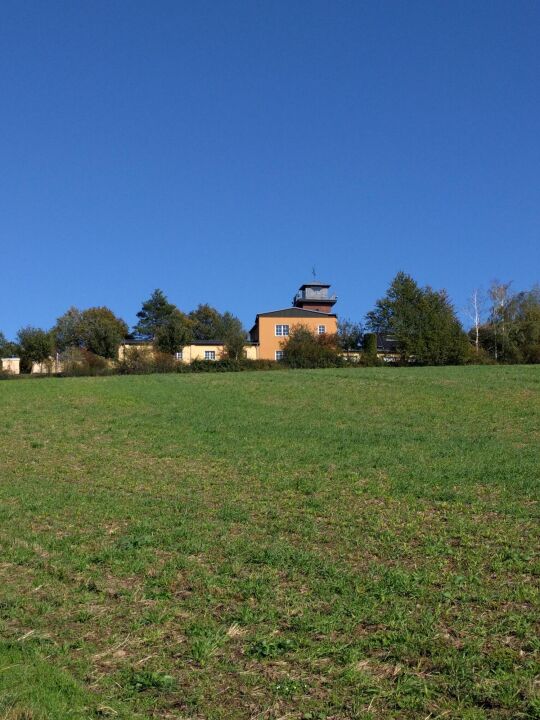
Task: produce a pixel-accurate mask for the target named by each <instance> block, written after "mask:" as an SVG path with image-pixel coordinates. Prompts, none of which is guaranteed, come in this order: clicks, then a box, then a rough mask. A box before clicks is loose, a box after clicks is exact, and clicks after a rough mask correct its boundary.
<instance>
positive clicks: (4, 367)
mask: <svg viewBox="0 0 540 720" xmlns="http://www.w3.org/2000/svg"><path fill="white" fill-rule="evenodd" d="M0 372H3V373H8V374H9V375H19V374H20V372H21V359H20V358H16V357H10V358H0Z"/></svg>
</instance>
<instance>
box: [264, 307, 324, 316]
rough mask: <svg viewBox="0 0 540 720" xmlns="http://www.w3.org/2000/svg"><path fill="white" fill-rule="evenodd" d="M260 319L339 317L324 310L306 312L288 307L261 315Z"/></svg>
mask: <svg viewBox="0 0 540 720" xmlns="http://www.w3.org/2000/svg"><path fill="white" fill-rule="evenodd" d="M257 317H258V318H260V317H337V315H336V314H335V313H327V312H322V310H306V309H305V308H299V307H288V308H284V309H283V310H271V311H270V312H265V313H259V314H258V315H257Z"/></svg>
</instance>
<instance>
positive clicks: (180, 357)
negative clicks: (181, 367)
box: [174, 350, 184, 360]
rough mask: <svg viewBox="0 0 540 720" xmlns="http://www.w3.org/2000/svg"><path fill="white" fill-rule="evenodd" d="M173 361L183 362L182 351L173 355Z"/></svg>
mask: <svg viewBox="0 0 540 720" xmlns="http://www.w3.org/2000/svg"><path fill="white" fill-rule="evenodd" d="M174 359H175V360H183V359H184V351H183V350H178V352H175V353H174Z"/></svg>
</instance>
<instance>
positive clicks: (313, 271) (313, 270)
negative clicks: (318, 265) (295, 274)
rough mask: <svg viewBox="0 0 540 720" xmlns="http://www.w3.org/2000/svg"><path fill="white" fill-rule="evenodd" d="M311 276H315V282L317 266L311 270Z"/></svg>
mask: <svg viewBox="0 0 540 720" xmlns="http://www.w3.org/2000/svg"><path fill="white" fill-rule="evenodd" d="M311 274H312V275H313V279H314V280H315V278H316V276H317V273H316V272H315V265H314V266H313V267H312V268H311Z"/></svg>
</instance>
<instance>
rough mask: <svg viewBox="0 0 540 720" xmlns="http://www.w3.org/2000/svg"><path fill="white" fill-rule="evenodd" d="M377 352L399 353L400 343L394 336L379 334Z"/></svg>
mask: <svg viewBox="0 0 540 720" xmlns="http://www.w3.org/2000/svg"><path fill="white" fill-rule="evenodd" d="M377 350H382V351H383V352H391V353H392V352H393V353H395V352H397V351H398V342H397V340H396V339H395V337H393V336H392V335H387V334H386V333H377Z"/></svg>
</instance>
